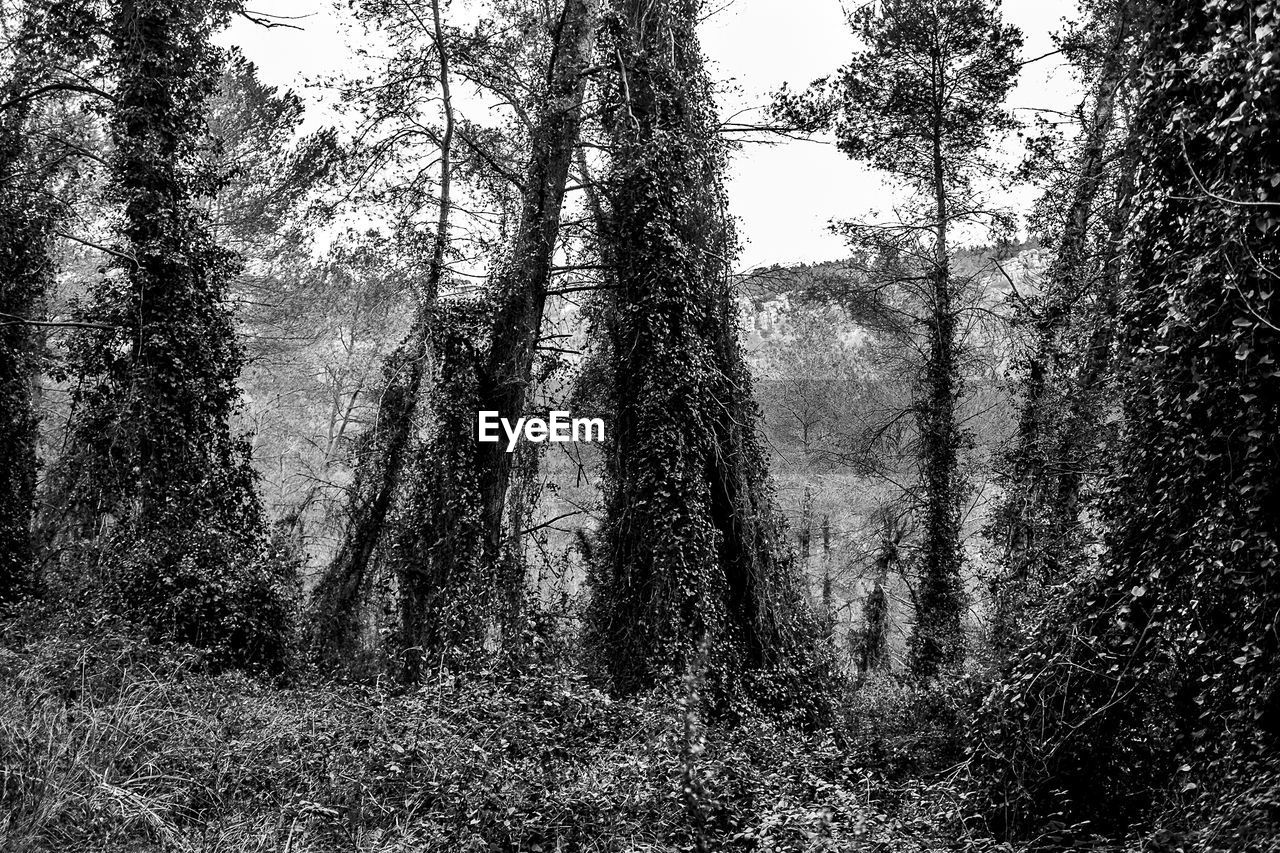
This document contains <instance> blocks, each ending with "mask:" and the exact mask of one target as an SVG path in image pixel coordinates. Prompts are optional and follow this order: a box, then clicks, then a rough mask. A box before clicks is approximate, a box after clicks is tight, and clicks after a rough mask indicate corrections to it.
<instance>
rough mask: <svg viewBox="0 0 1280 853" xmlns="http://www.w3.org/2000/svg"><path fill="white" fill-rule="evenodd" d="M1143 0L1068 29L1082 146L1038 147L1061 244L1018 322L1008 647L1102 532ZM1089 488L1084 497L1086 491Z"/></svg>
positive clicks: (999, 622) (1002, 531)
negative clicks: (1098, 518) (1097, 522)
mask: <svg viewBox="0 0 1280 853" xmlns="http://www.w3.org/2000/svg"><path fill="white" fill-rule="evenodd" d="M1137 6H1138V4H1136V3H1134V2H1132V0H1107V2H1104V3H1101V4H1096V5H1093V6H1091V7H1090V8H1089V9H1088V10H1087V15H1086V16H1085V18H1084V20H1083V24H1082V25H1080V26H1076V27H1074V28H1072V29H1071V30H1070V31H1068V32H1067V33H1066V34H1065V35H1063V36H1060V37H1059V43H1060V44H1061V45H1062V47H1063V49H1064V50H1066V51H1067V52H1068V55H1069V56H1070V57H1071V59H1072V61H1073V63H1074V64H1075V65H1076V66H1077V68H1079V70H1080V73H1081V74H1082V76H1086V77H1094V78H1095V83H1094V85H1093V86H1092V87H1091V89H1090V91H1089V92H1088V95H1087V98H1086V99H1085V101H1084V102H1083V103H1082V104H1081V105H1080V108H1079V110H1078V115H1079V119H1080V132H1079V135H1078V137H1077V139H1076V141H1075V144H1074V148H1073V154H1072V156H1069V157H1067V158H1065V161H1060V160H1059V158H1058V157H1057V156H1056V150H1055V149H1056V148H1057V147H1058V146H1056V145H1052V142H1053V141H1056V140H1053V139H1050V140H1048V142H1049V144H1046V141H1045V140H1040V141H1038V142H1037V144H1036V146H1035V149H1034V151H1033V157H1032V160H1031V164H1032V166H1033V169H1032V171H1034V172H1037V173H1039V174H1041V175H1042V176H1044V177H1045V178H1046V179H1047V181H1048V184H1049V186H1048V189H1047V191H1046V193H1045V197H1044V198H1043V199H1042V200H1041V202H1040V205H1039V207H1040V215H1039V216H1038V217H1037V218H1038V224H1039V226H1040V228H1039V230H1040V231H1041V232H1042V233H1043V238H1044V240H1045V242H1046V243H1047V244H1048V245H1049V246H1050V247H1051V248H1052V250H1053V259H1052V261H1051V263H1050V265H1049V268H1048V269H1047V270H1046V273H1045V276H1044V281H1043V283H1042V285H1041V287H1040V292H1039V293H1037V294H1034V295H1028V296H1026V297H1025V298H1024V299H1023V300H1022V302H1021V305H1020V309H1021V310H1020V312H1019V322H1018V325H1021V326H1023V327H1025V328H1026V330H1027V335H1028V338H1029V340H1028V341H1027V342H1026V344H1025V346H1026V347H1027V352H1026V354H1025V355H1024V356H1023V357H1022V365H1021V369H1022V380H1021V399H1020V405H1019V417H1018V431H1017V435H1016V436H1015V443H1014V446H1013V448H1012V450H1011V451H1010V453H1009V456H1008V459H1007V463H1006V471H1005V477H1004V481H1003V483H1002V485H1003V487H1004V491H1005V494H1004V497H1003V499H1002V502H1001V506H1000V507H999V508H998V509H997V511H996V517H995V521H994V523H993V524H992V525H991V529H990V530H989V534H988V535H991V536H992V537H993V538H994V539H996V540H997V541H998V542H999V544H1000V545H1001V546H1002V549H1003V566H1002V568H1001V571H1000V574H999V575H998V576H997V577H996V578H995V579H994V580H993V582H992V588H993V600H994V601H993V603H994V608H993V613H992V625H993V641H994V643H995V645H996V647H997V649H999V650H1007V649H1008V648H1010V647H1011V646H1012V645H1015V644H1016V637H1017V635H1018V634H1019V633H1020V632H1021V630H1022V629H1025V627H1026V624H1025V623H1026V621H1027V620H1028V619H1030V618H1034V613H1035V611H1036V606H1037V604H1038V603H1039V602H1040V601H1041V598H1042V596H1043V595H1044V594H1045V590H1047V589H1050V588H1052V587H1054V586H1055V585H1056V584H1058V583H1061V582H1062V581H1063V580H1065V579H1066V578H1067V577H1069V576H1070V575H1071V574H1072V573H1074V572H1076V571H1079V570H1080V569H1082V568H1083V564H1084V562H1085V559H1086V554H1087V551H1088V547H1089V545H1090V544H1091V540H1096V536H1095V535H1093V534H1092V532H1091V531H1089V530H1087V529H1086V528H1085V525H1084V524H1083V523H1082V521H1081V518H1080V516H1081V511H1082V506H1081V504H1082V492H1086V491H1087V490H1088V489H1087V487H1088V485H1089V484H1090V483H1096V482H1098V481H1099V478H1098V476H1097V475H1092V476H1091V475H1090V472H1091V471H1094V470H1096V469H1097V468H1099V467H1100V465H1101V463H1102V462H1103V460H1104V458H1105V451H1104V449H1103V444H1104V442H1103V437H1104V436H1107V435H1108V434H1109V431H1108V430H1107V428H1106V426H1105V424H1104V423H1103V422H1102V420H1103V417H1104V416H1105V408H1106V404H1105V400H1104V393H1105V391H1106V390H1107V388H1108V387H1109V385H1110V383H1109V379H1110V375H1111V374H1110V371H1109V366H1110V362H1111V357H1112V350H1113V343H1114V331H1115V323H1116V314H1117V291H1118V288H1119V273H1120V270H1119V263H1118V261H1119V255H1120V252H1121V241H1122V240H1123V237H1124V233H1123V221H1124V220H1123V217H1122V215H1121V213H1120V200H1121V197H1122V195H1123V194H1124V193H1125V192H1126V189H1127V186H1126V185H1127V183H1128V181H1129V179H1130V178H1131V173H1132V170H1133V162H1132V158H1131V157H1126V156H1125V152H1124V138H1125V135H1124V131H1125V129H1124V126H1123V122H1122V121H1121V119H1120V115H1118V114H1119V113H1121V112H1122V111H1123V108H1124V107H1125V106H1126V101H1127V100H1128V98H1129V94H1130V91H1131V89H1130V82H1131V78H1132V73H1131V67H1132V65H1133V63H1134V60H1135V46H1134V34H1135V30H1136V27H1135V26H1134V18H1135V16H1136V15H1138V14H1139V10H1138V8H1137ZM1087 497H1088V495H1087V494H1086V495H1084V498H1086V499H1087Z"/></svg>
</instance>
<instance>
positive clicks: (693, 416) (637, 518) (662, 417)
mask: <svg viewBox="0 0 1280 853" xmlns="http://www.w3.org/2000/svg"><path fill="white" fill-rule="evenodd" d="M699 9H700V4H698V3H696V2H693V0H659V2H656V3H653V2H641V0H615V2H614V4H613V6H612V13H611V15H610V17H609V20H608V25H607V32H608V44H607V45H606V50H605V55H607V56H612V57H614V58H615V67H614V71H615V75H614V76H613V78H612V79H611V81H610V82H609V84H608V87H607V90H606V92H605V97H606V117H605V121H606V129H607V131H608V134H609V138H610V142H611V164H610V171H609V173H608V175H607V176H606V179H605V186H606V195H607V201H608V204H609V213H608V216H607V217H606V221H607V223H608V232H607V234H606V235H605V236H604V238H603V239H604V240H605V242H606V243H607V244H608V245H607V250H606V251H605V252H603V253H602V254H603V255H604V256H605V257H606V258H608V259H609V262H610V264H611V266H612V269H611V271H610V274H611V276H612V278H613V281H614V287H615V289H614V290H613V291H612V299H611V300H610V302H609V305H608V308H607V311H608V313H609V318H608V326H609V330H610V336H611V340H610V341H609V351H610V353H611V359H612V365H611V367H612V371H611V372H612V377H613V379H612V382H613V385H612V410H613V412H614V418H613V421H612V423H611V425H610V428H611V434H610V436H609V440H610V445H609V448H608V451H607V474H608V481H607V485H606V491H607V498H606V501H607V503H606V507H607V509H606V518H605V521H604V526H603V530H602V534H603V544H604V547H603V548H602V552H603V553H602V556H601V558H600V559H599V560H598V561H597V565H596V566H595V568H594V572H593V578H592V583H593V612H592V624H593V628H594V631H595V632H596V636H597V637H598V638H599V641H600V644H601V653H602V656H603V658H604V661H605V663H606V665H607V668H608V670H609V673H610V675H611V676H612V680H613V683H614V685H615V687H616V689H618V690H620V691H623V692H629V691H634V690H638V689H641V688H643V687H645V686H646V685H649V684H652V683H654V682H655V681H658V680H661V679H664V678H668V677H671V676H680V675H682V674H683V673H684V669H685V667H686V666H688V665H689V663H690V661H691V660H692V659H693V656H694V654H695V652H696V649H697V648H698V646H699V644H700V643H701V642H703V640H704V638H705V639H706V642H707V644H708V649H709V654H710V658H709V661H710V666H711V669H712V677H713V678H715V679H718V680H719V681H720V685H721V689H720V691H719V692H720V693H722V694H724V695H728V694H730V693H732V692H733V690H734V689H735V688H736V687H737V686H739V685H740V684H741V683H742V682H743V681H749V680H750V679H751V678H752V674H753V673H756V674H760V673H763V672H764V671H768V672H769V673H771V676H772V677H776V680H775V682H774V684H773V688H774V689H775V690H781V689H783V688H785V687H786V686H787V679H788V677H790V676H795V675H798V674H799V672H798V670H799V669H801V668H803V667H804V666H806V665H807V662H808V658H807V654H808V647H807V646H805V645H802V644H804V643H807V642H809V640H810V638H809V637H808V636H805V637H803V638H802V637H801V636H800V634H801V631H800V629H801V623H805V627H806V628H807V627H808V626H807V621H806V620H807V617H806V616H805V615H804V614H803V613H802V611H801V608H800V602H799V597H798V594H797V589H796V585H795V583H794V581H795V578H794V574H793V572H794V569H793V566H792V562H791V557H790V555H789V553H788V552H787V550H786V548H785V545H784V540H783V539H782V538H780V535H779V528H778V521H777V518H776V515H775V512H774V509H773V506H772V503H771V495H770V488H769V483H768V478H767V469H766V467H765V463H764V459H763V457H762V454H761V452H760V449H759V447H758V444H757V436H756V418H757V412H756V408H755V405H754V403H753V401H752V398H751V381H750V377H749V375H748V373H747V370H746V367H745V365H744V363H743V359H742V353H741V350H740V347H739V343H738V336H737V316H736V311H735V306H734V301H733V287H732V281H731V267H730V264H731V259H732V256H733V250H734V239H733V234H732V231H731V229H730V225H729V220H728V217H727V215H726V214H725V211H724V196H723V191H722V187H721V173H722V169H723V151H722V148H721V145H720V143H719V141H718V139H717V136H716V128H717V123H716V117H715V114H714V111H713V105H712V97H711V91H710V86H709V82H708V79H707V76H706V73H705V71H704V69H703V63H702V56H701V54H700V50H699V46H698V40H697V37H696V35H695V27H696V24H697V18H698V12H699ZM771 676H762V677H765V678H768V677H771Z"/></svg>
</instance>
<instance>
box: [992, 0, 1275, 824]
mask: <svg viewBox="0 0 1280 853" xmlns="http://www.w3.org/2000/svg"><path fill="white" fill-rule="evenodd" d="M1151 14H1152V18H1151V32H1150V37H1149V39H1148V41H1147V44H1146V51H1145V61H1144V64H1143V73H1142V76H1141V78H1140V79H1139V86H1138V91H1137V106H1136V109H1135V111H1134V115H1133V120H1132V123H1131V133H1130V145H1131V147H1132V157H1133V160H1134V162H1135V163H1136V164H1137V165H1136V170H1135V173H1134V184H1133V190H1132V192H1131V193H1130V194H1129V197H1128V200H1127V205H1126V209H1127V212H1128V221H1127V228H1126V258H1125V261H1126V263H1125V282H1124V284H1125V287H1124V290H1123V293H1122V297H1121V300H1120V304H1121V305H1122V306H1123V310H1122V313H1121V315H1120V336H1119V341H1118V345H1119V353H1120V359H1119V364H1118V372H1119V382H1120V389H1121V394H1122V413H1123V419H1122V432H1121V441H1120V446H1119V448H1118V451H1117V457H1116V461H1115V466H1114V471H1115V474H1114V475H1113V478H1112V480H1111V482H1110V483H1109V484H1108V487H1109V488H1108V491H1107V495H1106V498H1105V501H1104V503H1103V507H1102V508H1103V513H1104V517H1103V520H1104V523H1105V526H1106V528H1107V530H1108V533H1107V536H1106V542H1105V550H1104V552H1103V554H1102V556H1101V566H1100V571H1099V572H1098V574H1097V576H1096V577H1094V578H1092V579H1091V580H1090V582H1089V583H1087V584H1085V585H1084V586H1083V587H1082V589H1081V590H1080V591H1079V592H1078V593H1077V594H1076V595H1075V596H1073V597H1072V599H1070V600H1069V601H1067V602H1064V603H1063V605H1062V606H1061V608H1060V609H1055V611H1054V612H1053V613H1051V614H1050V618H1049V619H1047V620H1046V622H1045V623H1044V625H1042V627H1041V629H1040V630H1039V631H1038V632H1037V635H1036V636H1035V637H1033V638H1031V639H1030V640H1029V641H1028V642H1029V644H1028V645H1027V646H1026V647H1025V648H1024V649H1022V650H1020V651H1019V653H1018V654H1017V656H1016V658H1015V659H1014V661H1013V663H1012V665H1011V669H1010V673H1009V674H1008V676H1006V678H1005V679H1004V680H1003V682H1002V683H1001V684H1000V685H999V686H998V687H997V689H996V690H995V691H994V692H993V694H992V696H991V697H990V698H989V700H988V706H987V709H988V710H987V713H988V714H989V715H991V716H992V717H993V718H992V719H990V720H988V721H986V722H984V723H983V726H984V728H988V729H989V730H991V731H993V732H1000V733H1001V736H1000V737H999V738H998V739H997V740H996V741H995V742H993V743H992V744H990V747H989V750H988V751H987V753H986V756H985V760H986V761H987V762H988V763H989V766H990V767H991V768H992V769H991V776H992V778H994V779H995V780H997V781H996V789H997V799H996V801H995V803H994V806H993V809H992V812H993V814H994V815H996V817H997V819H998V820H999V821H1000V822H1002V823H1003V824H1004V828H1005V830H1006V831H1007V832H1008V833H1009V834H1024V833H1025V834H1031V833H1034V832H1035V831H1037V830H1038V829H1039V828H1040V827H1041V826H1042V825H1043V823H1044V822H1045V821H1048V820H1051V819H1052V820H1055V821H1056V820H1065V821H1069V822H1073V821H1076V820H1089V821H1092V822H1093V825H1094V826H1095V827H1097V828H1099V829H1101V830H1108V829H1118V830H1127V829H1129V827H1130V826H1131V825H1132V823H1133V822H1134V821H1136V820H1139V819H1140V818H1141V817H1143V816H1144V815H1145V814H1147V811H1148V809H1149V808H1150V806H1151V803H1152V801H1153V798H1155V797H1158V796H1159V795H1160V794H1161V793H1162V792H1161V791H1160V790H1159V789H1158V788H1155V787H1153V784H1152V782H1153V780H1159V779H1169V780H1171V781H1170V784H1171V785H1173V786H1175V788H1174V790H1175V791H1177V790H1180V791H1181V792H1184V793H1185V792H1188V791H1197V792H1199V791H1205V792H1206V793H1205V795H1204V796H1205V797H1208V798H1212V797H1213V796H1214V794H1212V793H1209V791H1210V786H1212V785H1215V784H1221V783H1223V782H1224V781H1225V783H1226V784H1228V785H1230V784H1236V785H1238V786H1239V787H1238V788H1237V789H1235V790H1237V791H1246V790H1247V788H1248V786H1249V784H1250V783H1251V781H1252V779H1251V777H1250V772H1251V771H1249V770H1248V763H1249V762H1250V761H1253V760H1256V759H1260V758H1262V757H1264V756H1266V755H1267V754H1268V753H1270V754H1271V755H1274V750H1275V747H1276V743H1277V741H1276V738H1277V736H1280V693H1278V691H1280V641H1278V639H1277V632H1276V614H1277V612H1278V608H1280V512H1277V507H1278V506H1280V408H1277V407H1276V405H1275V403H1274V401H1275V400H1276V399H1280V368H1278V367H1277V364H1280V331H1278V329H1280V300H1278V298H1277V293H1276V287H1275V283H1276V278H1275V270H1277V269H1280V240H1278V239H1277V235H1278V234H1280V182H1278V181H1277V180H1276V175H1277V174H1280V123H1278V122H1277V121H1276V108H1275V105H1276V104H1277V103H1280V26H1277V24H1280V6H1278V5H1277V4H1276V3H1275V2H1265V3H1262V4H1242V3H1217V4H1204V3H1200V2H1192V0H1178V2H1172V3H1167V4H1163V5H1153V6H1152V9H1151ZM1232 762H1236V763H1235V766H1234V767H1233V766H1232ZM1182 765H1186V766H1185V767H1182ZM1180 767H1182V769H1181V770H1179V769H1178V768H1180ZM1272 772H1274V771H1272ZM1233 774H1234V776H1235V779H1234V781H1233V780H1232V776H1233ZM1175 780H1176V781H1175ZM1205 802H1207V800H1205V801H1201V802H1200V803H1199V804H1197V806H1199V805H1203V804H1204V803H1205ZM1243 807H1244V805H1243V803H1242V808H1243ZM1269 807H1270V806H1268V808H1269ZM1063 813H1065V815H1066V817H1065V818H1063V817H1062V815H1063ZM1189 814H1191V815H1192V817H1191V818H1189V819H1190V820H1194V811H1192V812H1189ZM1268 840H1270V839H1268ZM1238 849H1254V848H1253V846H1252V845H1251V844H1248V843H1242V844H1240V846H1239V847H1238ZM1257 849H1261V848H1257Z"/></svg>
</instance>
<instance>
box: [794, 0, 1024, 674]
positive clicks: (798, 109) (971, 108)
mask: <svg viewBox="0 0 1280 853" xmlns="http://www.w3.org/2000/svg"><path fill="white" fill-rule="evenodd" d="M998 10H999V5H998V3H997V2H990V0H941V2H934V0H888V2H884V3H881V4H876V5H875V6H874V7H872V6H865V7H863V8H861V9H860V10H859V11H858V12H856V13H855V14H854V15H853V17H852V25H853V29H854V32H855V34H856V35H857V36H858V38H859V40H860V42H861V43H862V45H863V46H862V47H861V48H860V50H859V51H858V52H857V53H856V54H855V56H854V57H853V59H852V61H851V62H850V63H849V64H848V65H846V66H845V67H844V68H842V69H841V70H840V71H839V72H838V73H837V75H836V77H835V79H834V80H832V81H829V82H828V81H819V82H818V83H816V84H815V85H814V86H813V87H811V89H810V90H809V91H808V92H806V93H803V94H801V95H798V96H797V95H792V94H790V93H787V92H785V91H784V92H783V94H782V95H781V97H780V99H779V101H778V104H777V106H776V107H775V111H776V112H777V113H778V114H779V115H780V116H782V117H783V118H785V119H787V120H788V121H789V122H790V123H793V124H795V125H798V126H801V127H806V128H810V129H819V128H830V129H833V130H834V132H835V134H836V138H837V141H838V143H839V145H840V148H841V150H843V151H844V152H845V153H847V154H848V155H849V156H850V157H852V158H854V159H856V160H861V161H864V162H867V163H869V164H870V165H871V166H872V167H874V168H876V169H879V170H881V171H883V172H885V173H887V174H888V175H889V176H891V177H892V178H894V179H895V180H897V181H899V182H901V183H902V184H903V185H904V186H905V187H906V188H907V189H908V190H910V191H911V193H912V194H913V198H912V201H911V203H910V205H909V206H908V209H907V210H905V211H903V213H904V214H905V218H904V220H903V221H901V222H898V223H894V224H891V225H876V224H871V225H862V224H851V225H848V226H846V232H847V234H848V236H849V238H850V241H851V243H852V244H853V245H854V246H855V248H856V249H862V250H864V251H869V252H870V256H871V257H872V258H873V260H874V261H875V264H876V267H877V268H873V269H870V270H868V272H869V273H871V275H872V279H871V280H872V285H871V286H872V287H875V286H877V284H878V285H879V286H880V287H883V286H885V281H886V278H885V276H889V277H890V278H891V279H892V280H893V281H894V282H896V283H898V284H900V285H903V286H904V287H905V289H906V290H907V292H908V293H909V294H911V296H912V298H913V301H915V302H916V306H915V308H916V309H917V310H916V311H914V312H912V313H913V316H912V318H911V319H912V323H913V325H915V326H916V327H918V328H920V329H921V330H922V332H923V346H922V347H921V349H922V361H921V364H920V365H919V377H918V397H917V400H916V403H915V415H916V421H917V427H918V431H919V443H920V447H919V468H920V474H919V476H920V492H921V496H920V508H919V512H920V514H921V515H922V516H923V523H922V525H921V527H922V530H923V537H924V541H923V543H922V545H921V549H920V571H921V578H920V583H919V589H918V591H917V592H918V596H917V604H918V611H917V614H916V623H915V628H914V630H913V633H912V637H911V666H912V671H913V672H914V673H915V674H916V675H917V676H919V677H922V678H928V677H933V676H936V675H937V674H939V673H940V672H941V671H943V670H945V669H951V668H954V667H956V666H957V665H958V664H959V663H960V662H961V661H962V660H963V657H964V638H963V634H962V630H961V616H962V613H963V612H964V602H965V593H964V589H963V584H962V581H961V562H962V553H961V542H960V501H961V499H962V497H963V494H964V491H965V484H964V482H963V480H962V478H961V477H960V474H959V470H958V458H959V454H960V451H961V448H962V445H963V442H964V436H963V434H962V431H961V429H960V426H959V423H958V419H957V415H956V410H957V401H958V399H959V397H960V392H961V385H962V376H961V373H960V370H959V363H958V359H959V346H960V335H959V331H958V323H959V318H960V316H961V313H962V311H963V308H964V306H963V305H962V304H961V301H960V299H959V295H960V293H961V291H962V289H963V287H964V285H965V283H966V282H965V280H962V279H958V278H957V277H956V276H954V275H953V269H952V247H951V243H952V241H953V239H954V236H953V235H954V233H955V231H956V230H957V229H959V228H962V227H965V226H973V225H975V224H990V223H992V222H998V220H999V217H998V216H996V215H994V214H993V212H992V211H990V210H989V209H988V208H987V206H986V205H985V203H984V202H983V201H982V198H981V193H980V192H979V191H978V187H979V182H980V181H981V179H982V178H983V177H985V176H988V175H990V174H991V173H992V171H993V168H994V167H993V166H992V164H991V163H990V162H989V161H988V160H987V158H986V157H985V154H986V152H987V150H988V146H989V144H990V142H991V141H992V138H993V137H994V136H995V135H996V134H998V133H1001V132H1004V131H1008V130H1010V129H1012V128H1013V127H1014V122H1013V119H1012V117H1011V116H1010V115H1009V113H1007V112H1006V111H1005V110H1004V108H1003V103H1004V99H1005V96H1006V94H1007V93H1008V91H1009V89H1010V87H1011V86H1012V85H1013V82H1014V79H1015V77H1016V74H1017V70H1018V62H1017V50H1018V48H1019V46H1020V45H1021V36H1020V34H1019V33H1018V31H1017V30H1016V29H1015V28H1013V27H1010V26H1006V25H1004V24H1002V23H1001V21H1000V17H999V11H998Z"/></svg>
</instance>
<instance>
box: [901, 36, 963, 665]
mask: <svg viewBox="0 0 1280 853" xmlns="http://www.w3.org/2000/svg"><path fill="white" fill-rule="evenodd" d="M940 63H941V60H940V59H938V58H936V57H935V59H934V80H935V81H936V82H935V93H934V96H933V97H934V103H935V112H934V122H933V128H932V140H931V141H932V146H933V153H932V158H931V159H932V167H933V175H932V182H931V183H932V189H933V196H934V197H933V202H934V216H935V225H934V245H933V271H932V277H933V289H932V290H933V292H932V294H931V296H932V300H933V305H932V311H931V312H930V316H929V321H928V347H929V350H928V360H927V362H926V364H925V369H924V385H925V387H924V389H923V390H924V395H925V399H924V402H923V404H922V408H921V411H920V414H919V421H920V441H921V447H922V452H921V457H922V458H921V465H922V469H923V470H922V474H923V476H922V481H923V482H922V485H923V487H924V508H923V509H924V543H923V548H922V551H921V566H920V573H921V577H920V589H919V602H918V603H919V608H918V611H917V613H916V624H915V628H914V630H913V632H912V636H911V668H912V672H913V673H914V674H915V675H916V676H918V677H921V678H929V677H933V676H936V675H937V674H938V673H939V672H940V671H942V670H944V669H951V668H954V667H956V666H958V665H959V664H960V663H961V662H962V661H963V659H964V642H963V635H962V632H961V624H960V617H961V614H962V612H963V608H964V590H963V589H962V586H961V579H960V562H961V555H960V508H959V503H960V494H959V492H960V486H961V484H960V482H959V475H958V471H957V468H956V465H957V456H958V451H959V444H960V429H959V426H958V424H957V422H956V401H957V397H958V395H959V377H958V375H957V372H956V347H957V341H956V315H955V311H954V310H953V307H952V292H951V288H952V282H951V256H950V248H949V246H948V237H949V234H948V231H949V226H950V212H949V209H948V198H947V184H946V174H945V165H946V164H945V162H944V155H943V139H942V133H943V131H942V127H943V115H942V111H943V109H944V108H945V99H944V97H943V95H942V92H941V86H942V83H941V77H942V68H941V65H940Z"/></svg>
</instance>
